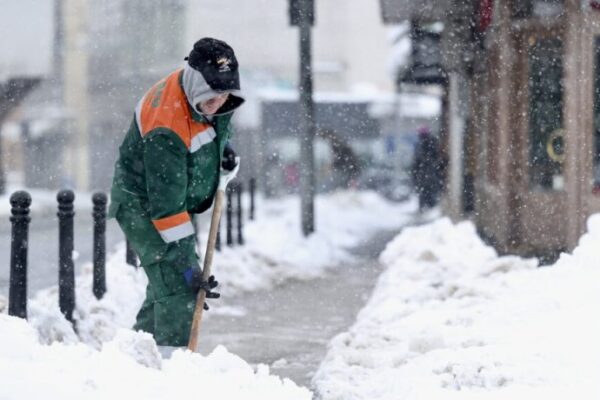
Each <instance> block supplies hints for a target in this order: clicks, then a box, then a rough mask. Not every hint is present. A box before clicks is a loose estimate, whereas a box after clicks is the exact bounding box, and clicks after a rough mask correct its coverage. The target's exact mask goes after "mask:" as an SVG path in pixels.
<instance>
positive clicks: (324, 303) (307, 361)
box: [200, 231, 399, 387]
mask: <svg viewBox="0 0 600 400" xmlns="http://www.w3.org/2000/svg"><path fill="white" fill-rule="evenodd" d="M398 233H399V231H393V232H381V233H379V234H377V235H375V236H374V237H372V238H371V239H370V240H369V241H367V242H366V243H364V244H363V245H361V246H359V247H357V248H355V249H354V250H353V254H354V255H355V256H356V261H355V262H353V263H351V264H346V265H340V266H338V267H335V268H331V269H329V271H328V272H327V273H326V274H325V275H324V276H323V277H322V278H319V279H313V280H309V281H289V282H286V283H284V284H282V285H279V286H277V287H275V288H273V289H271V290H268V291H263V292H261V291H258V292H255V293H247V294H244V295H242V296H239V297H236V298H233V299H230V300H229V301H228V303H229V304H234V305H236V306H242V307H243V308H244V309H245V311H246V314H245V315H244V316H225V315H211V316H210V317H209V318H208V319H207V320H206V321H205V322H204V323H203V324H202V328H201V334H200V352H201V353H202V354H207V353H209V352H210V351H212V349H213V348H214V347H215V346H216V345H218V344H222V345H224V346H225V347H226V348H227V349H228V350H230V351H232V352H233V353H235V354H238V355H239V356H241V357H242V358H244V359H245V360H246V361H248V362H250V363H262V364H267V365H269V366H271V370H272V371H273V372H274V373H275V374H277V375H279V376H282V377H288V378H290V379H292V380H293V381H294V382H296V383H298V384H300V385H304V386H307V387H310V381H311V378H312V375H313V373H314V372H315V371H316V369H317V367H318V366H319V363H320V362H321V360H322V358H323V357H324V356H325V353H326V350H327V344H328V343H329V341H330V340H331V338H332V337H334V336H335V335H337V334H338V333H340V332H342V331H345V330H347V329H348V327H349V326H351V325H352V324H353V323H354V321H355V319H356V313H357V312H358V311H359V310H360V309H361V308H362V307H363V306H364V304H365V302H366V300H367V299H368V298H369V296H370V295H371V291H372V289H373V286H374V284H375V281H376V280H377V278H378V276H379V273H380V272H381V266H380V265H379V263H378V262H377V258H378V256H379V254H380V253H381V251H383V249H384V247H385V245H386V243H387V242H389V241H390V240H391V239H392V238H393V237H394V236H395V235H396V234H398ZM217 278H218V274H217ZM215 307H218V306H217V305H215ZM209 313H210V311H209Z"/></svg>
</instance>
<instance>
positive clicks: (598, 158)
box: [593, 36, 600, 194]
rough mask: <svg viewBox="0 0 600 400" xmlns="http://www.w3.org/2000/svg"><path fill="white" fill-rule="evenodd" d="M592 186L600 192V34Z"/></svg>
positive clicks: (596, 47)
mask: <svg viewBox="0 0 600 400" xmlns="http://www.w3.org/2000/svg"><path fill="white" fill-rule="evenodd" d="M593 152H594V153H593V157H594V158H593V162H594V164H593V165H594V187H593V191H594V193H595V194H600V36H597V37H596V39H595V40H594V146H593Z"/></svg>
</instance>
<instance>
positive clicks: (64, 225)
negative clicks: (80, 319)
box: [56, 190, 75, 322]
mask: <svg viewBox="0 0 600 400" xmlns="http://www.w3.org/2000/svg"><path fill="white" fill-rule="evenodd" d="M56 199H57V200H58V213H57V215H58V237H59V239H58V240H59V242H58V305H59V307H60V311H61V312H62V313H63V315H64V316H65V318H66V319H67V320H68V321H71V322H73V310H74V309H75V265H74V263H73V248H74V246H73V216H74V215H75V211H73V201H74V200H75V194H74V193H73V191H71V190H61V191H60V192H58V195H57V196H56Z"/></svg>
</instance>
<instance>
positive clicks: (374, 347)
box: [314, 216, 600, 400]
mask: <svg viewBox="0 0 600 400" xmlns="http://www.w3.org/2000/svg"><path fill="white" fill-rule="evenodd" d="M588 228H589V232H588V233H587V234H586V235H585V236H584V237H583V238H582V239H581V241H580V245H579V247H578V248H577V249H576V250H575V251H574V252H573V254H572V255H564V256H563V257H562V258H561V259H560V260H559V261H558V262H557V264H556V265H554V266H553V267H550V268H536V267H537V261H536V260H526V259H522V258H519V257H498V256H497V254H496V253H495V251H494V250H493V249H491V248H490V247H487V246H485V245H484V244H483V243H482V242H481V240H480V239H479V238H478V237H477V235H476V232H475V229H474V227H473V225H472V224H471V223H468V222H465V223H460V224H457V225H454V224H452V223H451V222H450V221H449V220H448V219H441V220H438V221H436V222H434V223H432V224H429V225H426V226H422V227H417V228H407V229H405V230H404V232H403V233H402V234H400V235H399V236H398V237H396V239H394V240H393V241H392V242H390V243H389V244H388V247H387V249H386V251H385V252H384V253H383V254H382V255H381V261H382V262H383V263H384V264H385V265H386V266H387V269H386V271H385V272H384V273H383V274H382V275H381V276H380V278H379V281H378V283H377V286H376V288H375V291H374V294H373V295H372V297H371V299H370V300H369V302H368V303H367V305H366V306H365V307H364V309H363V310H362V311H361V312H360V313H359V315H358V318H357V321H356V323H355V325H354V326H353V327H352V328H351V329H350V331H349V332H346V333H343V334H340V335H338V336H337V337H336V338H334V340H333V341H332V342H331V344H330V348H329V352H328V355H327V357H326V358H325V360H324V361H323V363H322V365H321V366H320V368H319V371H318V372H317V374H316V375H315V378H314V384H315V387H316V389H317V390H318V391H319V392H320V394H321V395H322V398H323V399H324V400H333V399H344V400H359V399H369V400H376V399H390V400H392V399H393V400H396V399H406V400H413V399H427V400H430V399H455V398H456V399H484V400H487V399H532V398H535V399H537V398H551V399H554V398H567V397H568V398H584V399H597V398H600V381H598V376H599V375H600V344H599V341H598V338H599V337H600V322H599V319H598V318H597V317H596V315H597V313H598V311H597V308H598V305H599V304H600V268H599V266H598V264H597V263H598V260H600V246H598V243H600V216H594V217H592V218H590V220H589V224H588Z"/></svg>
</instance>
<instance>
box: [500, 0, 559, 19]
mask: <svg viewBox="0 0 600 400" xmlns="http://www.w3.org/2000/svg"><path fill="white" fill-rule="evenodd" d="M510 8H511V14H512V17H513V18H515V19H523V18H531V17H555V16H558V15H560V14H561V13H562V12H563V10H564V0H513V1H512V2H511V4H510Z"/></svg>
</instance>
